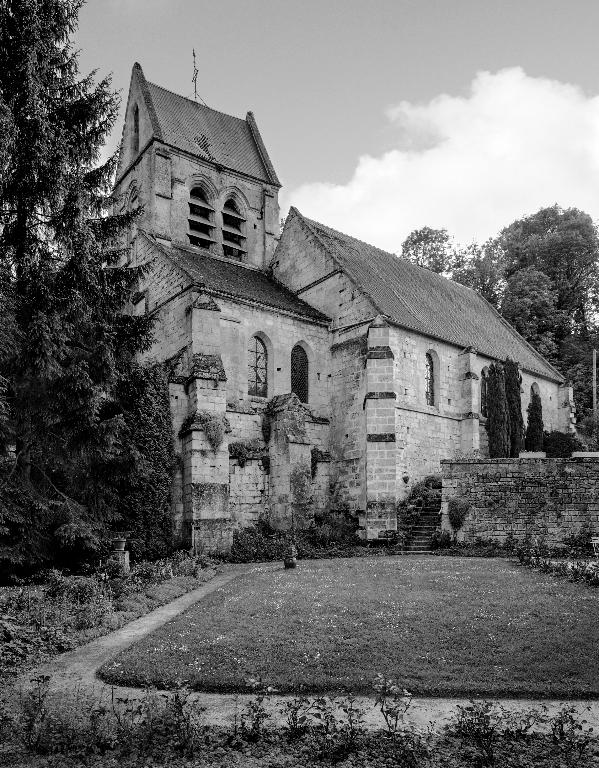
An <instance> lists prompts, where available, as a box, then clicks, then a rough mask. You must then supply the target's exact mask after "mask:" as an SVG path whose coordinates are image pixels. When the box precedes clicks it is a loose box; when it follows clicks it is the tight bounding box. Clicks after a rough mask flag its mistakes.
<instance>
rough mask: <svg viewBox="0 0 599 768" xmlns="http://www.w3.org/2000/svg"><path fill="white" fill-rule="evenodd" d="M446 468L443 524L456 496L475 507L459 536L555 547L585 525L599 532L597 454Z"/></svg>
mask: <svg viewBox="0 0 599 768" xmlns="http://www.w3.org/2000/svg"><path fill="white" fill-rule="evenodd" d="M442 471H443V504H442V521H443V522H442V527H443V528H444V529H446V530H450V529H451V526H450V525H449V520H448V516H447V509H448V502H449V500H450V499H451V498H454V497H457V498H461V499H463V500H464V501H466V502H467V503H468V504H469V505H470V508H471V509H470V512H469V514H468V516H467V518H466V521H465V523H464V527H463V528H462V530H461V531H460V533H459V534H458V538H459V539H462V540H472V539H474V538H476V537H477V536H480V537H481V538H484V539H491V540H493V541H496V542H500V543H501V542H504V541H505V539H506V538H507V536H508V535H511V536H513V537H514V538H515V539H516V540H517V541H523V540H524V539H525V538H526V537H530V538H531V539H534V538H538V539H539V540H542V541H544V542H545V543H546V544H548V545H550V546H556V545H559V544H561V543H563V541H564V539H565V537H567V536H571V535H573V534H577V533H578V532H579V531H580V529H581V527H582V526H583V525H584V524H590V525H591V527H592V529H593V530H594V532H595V534H596V535H597V534H599V459H597V458H583V457H580V458H572V459H486V460H482V461H471V460H470V461H444V462H442Z"/></svg>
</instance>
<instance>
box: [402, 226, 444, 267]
mask: <svg viewBox="0 0 599 768" xmlns="http://www.w3.org/2000/svg"><path fill="white" fill-rule="evenodd" d="M452 254H453V248H452V245H451V239H450V237H449V235H448V234H447V230H446V229H431V227H423V228H422V229H415V230H414V231H413V232H410V234H409V235H408V236H407V238H406V239H405V240H404V242H403V243H402V246H401V256H402V258H403V259H408V261H411V262H412V263H413V264H416V265H417V266H419V267H426V268H427V269H430V270H432V271H433V272H438V273H441V272H448V271H449V270H450V269H451V262H452Z"/></svg>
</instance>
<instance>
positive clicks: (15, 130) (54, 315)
mask: <svg viewBox="0 0 599 768" xmlns="http://www.w3.org/2000/svg"><path fill="white" fill-rule="evenodd" d="M81 5H82V2H81V0H5V2H3V3H2V4H0V123H1V125H2V128H3V130H2V132H0V163H1V165H0V168H1V177H0V293H1V295H2V298H3V300H4V299H5V298H6V300H7V307H8V310H7V323H6V324H5V326H4V328H3V331H2V333H1V334H0V377H2V378H1V379H0V397H3V400H1V401H0V403H2V404H1V405H0V436H1V435H3V443H2V445H1V446H0V449H2V450H4V452H6V450H7V449H8V446H9V445H10V444H13V445H15V446H16V457H15V461H14V463H15V466H14V467H12V468H11V469H9V470H8V472H9V474H10V483H15V482H16V483H17V484H18V485H19V487H21V488H22V489H23V493H24V494H31V496H32V498H36V499H38V500H39V503H40V504H41V505H42V506H44V505H46V506H44V508H46V507H48V508H49V509H52V515H51V516H50V517H52V520H51V521H49V517H47V516H46V517H44V516H42V517H43V518H44V519H43V521H42V519H41V518H40V519H37V518H36V519H35V520H34V522H33V524H34V525H39V526H42V527H43V526H44V525H46V524H47V525H49V526H50V528H52V527H53V526H56V525H57V524H58V527H57V528H56V529H55V533H56V534H57V535H58V536H59V538H60V537H61V536H62V541H63V543H64V542H67V541H68V542H70V543H71V544H72V543H73V542H74V541H75V540H76V539H77V536H76V535H75V532H76V531H77V530H79V532H80V536H79V538H80V542H79V544H77V546H79V545H80V544H81V545H82V546H83V543H84V542H87V543H88V544H91V543H93V541H94V536H95V534H96V533H97V532H98V531H99V530H100V529H101V528H102V526H103V525H105V524H107V523H109V522H110V519H111V518H112V517H114V515H115V511H114V509H113V508H112V506H111V505H110V504H109V503H108V501H107V499H108V497H109V494H102V493H98V488H99V486H98V480H97V471H96V468H97V467H98V466H103V465H104V464H105V463H106V462H107V461H110V460H112V459H113V458H114V457H116V456H118V455H119V453H120V452H121V451H122V449H123V445H124V436H125V434H126V420H125V418H124V416H123V411H122V407H121V405H120V403H119V402H118V397H116V390H117V387H118V385H119V383H120V382H122V381H123V379H126V378H127V376H128V375H129V372H130V368H131V361H132V359H133V356H134V355H135V354H136V353H138V352H140V351H142V350H145V349H147V348H148V347H149V344H150V338H151V324H152V323H151V320H150V318H148V317H147V316H137V317H135V316H132V315H128V314H123V313H122V311H121V310H122V309H123V308H124V306H125V305H126V303H127V301H128V300H129V298H130V295H131V293H132V292H133V291H134V290H135V289H136V285H137V281H138V279H139V277H140V272H139V270H135V269H130V268H127V267H124V266H121V264H122V263H123V260H122V258H121V257H122V251H121V250H120V249H119V247H118V244H119V242H121V240H120V236H121V234H122V233H123V232H124V230H125V229H126V228H127V227H129V226H130V224H131V222H132V220H133V219H134V217H135V215H136V214H135V213H125V214H121V215H110V211H111V209H112V205H113V200H112V198H111V196H110V187H111V180H112V176H113V171H114V167H115V162H116V160H115V158H111V159H110V160H109V161H108V162H107V163H105V164H104V165H98V161H99V155H100V149H101V147H102V146H103V144H104V141H105V139H106V136H107V135H108V133H109V131H110V130H111V128H112V126H113V124H114V121H115V119H116V116H117V108H118V101H117V98H116V95H115V94H114V92H113V91H112V90H111V84H110V79H109V78H106V79H103V80H101V81H100V82H99V83H95V82H94V79H93V77H92V76H91V75H89V76H85V77H80V76H79V72H78V63H77V53H76V52H75V51H74V50H73V48H72V44H71V37H72V35H73V33H74V31H75V28H76V24H77V16H78V12H79V10H80V7H81ZM0 482H2V480H1V479H0ZM19 509H20V507H19V505H13V507H12V514H13V518H14V519H13V520H12V522H11V524H10V525H9V526H8V528H9V529H10V530H8V531H4V533H5V534H6V537H7V540H10V539H11V537H14V534H15V531H16V530H17V529H18V528H19V526H21V528H22V527H23V526H25V525H28V524H29V518H28V517H27V515H24V514H21V516H20V519H17V518H19V514H20V513H19ZM64 526H68V528H64ZM46 533H47V531H46V530H45V529H44V531H40V537H41V538H42V539H43V538H44V536H46ZM67 534H68V535H67ZM0 535H3V534H2V531H1V530H0Z"/></svg>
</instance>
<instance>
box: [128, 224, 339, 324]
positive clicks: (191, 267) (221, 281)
mask: <svg viewBox="0 0 599 768" xmlns="http://www.w3.org/2000/svg"><path fill="white" fill-rule="evenodd" d="M140 234H141V247H142V255H143V258H144V259H145V258H147V257H148V256H150V255H151V250H152V249H158V250H159V251H160V252H161V253H162V254H164V256H166V258H167V259H169V260H170V261H171V262H172V263H173V264H175V266H176V267H178V268H179V270H180V271H181V272H183V273H184V274H185V275H186V276H187V278H188V279H189V281H190V282H191V283H194V284H196V285H199V286H202V287H204V288H205V289H206V291H208V292H214V293H215V294H218V295H225V296H230V297H231V298H232V299H235V298H239V299H242V300H243V299H245V300H247V301H251V302H259V303H260V304H266V305H267V306H269V307H273V308H274V309H282V310H285V311H287V312H293V313H294V314H296V315H300V316H301V317H304V318H306V319H308V320H316V321H318V322H320V323H325V324H326V323H328V322H329V318H328V317H327V316H326V315H323V314H322V312H319V311H318V310H317V309H314V307H311V306H310V305H309V304H306V302H304V301H302V300H301V299H299V298H298V297H297V296H296V295H295V294H294V293H293V292H292V291H290V290H289V289H288V288H286V287H285V286H284V285H282V284H281V283H278V282H276V281H275V280H273V279H272V278H270V277H269V276H268V275H267V274H266V272H263V271H262V270H260V269H252V268H251V267H247V266H244V265H243V264H239V263H236V262H234V261H227V260H226V259H220V258H217V257H215V256H213V255H211V254H210V253H208V251H204V250H202V249H200V248H193V249H192V248H184V247H180V246H174V245H173V246H171V247H170V248H169V247H166V246H162V245H160V244H159V243H157V242H156V241H155V240H153V239H152V238H151V237H149V236H148V235H147V234H146V233H145V232H141V233H140Z"/></svg>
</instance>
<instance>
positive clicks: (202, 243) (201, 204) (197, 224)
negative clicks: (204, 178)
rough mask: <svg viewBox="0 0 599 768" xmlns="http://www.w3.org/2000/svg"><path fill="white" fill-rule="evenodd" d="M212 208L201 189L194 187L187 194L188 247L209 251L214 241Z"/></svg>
mask: <svg viewBox="0 0 599 768" xmlns="http://www.w3.org/2000/svg"><path fill="white" fill-rule="evenodd" d="M213 219H214V208H213V207H212V206H211V205H210V203H209V202H208V199H207V197H206V193H205V192H204V190H203V189H202V187H194V188H193V189H192V190H191V192H190V193H189V214H188V218H187V223H188V226H189V231H188V233H187V237H188V238H189V243H190V245H195V246H196V247H198V248H206V249H207V250H210V246H211V245H212V244H213V243H215V242H216V241H215V239H214V221H213Z"/></svg>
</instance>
